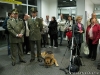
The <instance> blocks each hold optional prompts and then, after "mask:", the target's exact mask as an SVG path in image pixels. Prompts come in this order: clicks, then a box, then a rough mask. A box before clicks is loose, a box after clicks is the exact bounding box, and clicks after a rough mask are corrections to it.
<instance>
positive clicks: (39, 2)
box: [37, 0, 41, 17]
mask: <svg viewBox="0 0 100 75" xmlns="http://www.w3.org/2000/svg"><path fill="white" fill-rule="evenodd" d="M37 10H38V14H37V16H38V17H41V0H37Z"/></svg>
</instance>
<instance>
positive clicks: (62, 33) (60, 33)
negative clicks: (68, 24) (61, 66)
mask: <svg viewBox="0 0 100 75" xmlns="http://www.w3.org/2000/svg"><path fill="white" fill-rule="evenodd" d="M58 36H59V37H60V45H61V44H62V41H63V37H64V31H58Z"/></svg>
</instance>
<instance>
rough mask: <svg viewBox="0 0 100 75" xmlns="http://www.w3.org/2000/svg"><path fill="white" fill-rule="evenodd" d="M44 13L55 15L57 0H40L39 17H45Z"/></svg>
mask: <svg viewBox="0 0 100 75" xmlns="http://www.w3.org/2000/svg"><path fill="white" fill-rule="evenodd" d="M46 15H49V16H50V18H51V17H52V16H55V17H57V0H41V17H42V18H43V19H45V17H46Z"/></svg>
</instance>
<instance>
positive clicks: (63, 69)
mask: <svg viewBox="0 0 100 75" xmlns="http://www.w3.org/2000/svg"><path fill="white" fill-rule="evenodd" d="M74 40H75V38H74V26H72V41H71V47H70V50H71V55H70V65H69V66H68V72H66V68H60V70H62V71H64V72H65V73H66V74H67V73H69V74H72V73H71V72H70V69H71V64H72V58H73V55H72V52H73V50H74ZM65 53H66V52H65Z"/></svg>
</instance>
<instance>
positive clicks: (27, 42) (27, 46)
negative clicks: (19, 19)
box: [23, 37, 30, 54]
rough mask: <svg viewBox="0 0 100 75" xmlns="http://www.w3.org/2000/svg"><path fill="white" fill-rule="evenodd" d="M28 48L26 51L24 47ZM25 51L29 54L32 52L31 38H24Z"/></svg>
mask: <svg viewBox="0 0 100 75" xmlns="http://www.w3.org/2000/svg"><path fill="white" fill-rule="evenodd" d="M25 46H26V50H24V47H25ZM23 50H24V52H25V53H26V54H27V53H28V52H29V51H30V43H29V37H24V44H23Z"/></svg>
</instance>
